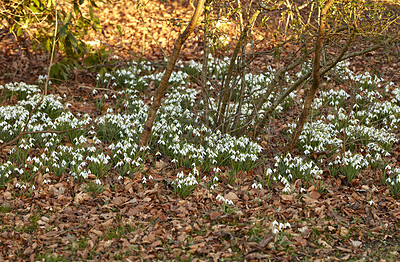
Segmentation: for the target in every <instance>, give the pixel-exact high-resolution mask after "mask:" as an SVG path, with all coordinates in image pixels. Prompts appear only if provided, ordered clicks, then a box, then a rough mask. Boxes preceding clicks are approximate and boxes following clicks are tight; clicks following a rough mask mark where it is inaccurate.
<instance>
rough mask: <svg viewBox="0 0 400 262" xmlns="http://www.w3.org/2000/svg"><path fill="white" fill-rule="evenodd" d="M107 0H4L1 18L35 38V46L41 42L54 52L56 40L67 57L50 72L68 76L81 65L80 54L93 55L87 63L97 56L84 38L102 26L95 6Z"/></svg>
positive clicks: (16, 30)
mask: <svg viewBox="0 0 400 262" xmlns="http://www.w3.org/2000/svg"><path fill="white" fill-rule="evenodd" d="M105 1H107V0H97V1H96V0H86V1H85V0H67V1H54V0H53V1H52V0H34V1H28V0H24V1H15V0H12V1H4V3H3V6H2V7H3V10H1V11H0V19H1V20H4V21H6V22H7V23H6V25H8V29H9V31H10V32H12V33H14V35H16V36H17V37H20V36H22V35H23V34H25V35H28V36H29V37H30V38H31V40H32V41H33V47H34V50H36V49H37V48H38V47H39V46H40V47H41V48H42V49H43V50H45V51H46V52H47V53H49V54H51V52H52V49H53V45H54V43H55V45H56V46H55V47H56V48H57V50H59V51H60V52H61V53H62V54H63V56H65V59H63V60H62V61H61V62H59V63H56V64H55V65H53V66H52V68H51V72H50V76H51V77H52V78H56V79H61V80H66V79H68V78H69V76H70V74H71V72H72V69H73V68H75V67H78V68H79V67H80V66H79V64H78V62H77V61H78V59H79V58H83V57H84V56H85V55H88V56H89V57H92V58H89V59H88V61H86V62H85V64H86V63H88V62H92V61H91V60H93V57H94V56H93V54H92V53H91V50H90V48H88V46H87V45H86V44H85V43H84V42H83V41H82V38H83V36H84V35H86V34H87V33H88V31H89V30H90V29H93V30H95V31H99V30H100V29H101V26H100V19H99V18H98V17H97V16H96V15H95V13H94V10H95V9H96V8H98V6H97V4H96V3H98V2H105ZM85 2H86V4H85ZM84 4H85V5H84ZM84 6H85V7H84ZM84 9H88V10H84ZM54 37H56V39H54ZM54 40H56V41H54ZM94 60H95V59H94ZM94 62H96V61H94Z"/></svg>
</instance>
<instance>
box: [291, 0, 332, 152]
mask: <svg viewBox="0 0 400 262" xmlns="http://www.w3.org/2000/svg"><path fill="white" fill-rule="evenodd" d="M333 2H334V0H328V2H327V3H326V4H325V6H324V7H323V8H322V10H321V14H320V19H319V22H320V23H319V30H318V35H317V39H316V42H315V55H314V66H313V83H312V86H311V89H310V90H309V91H308V93H307V97H306V99H305V101H304V108H303V111H302V112H301V114H300V117H299V121H298V122H297V126H296V132H295V134H294V136H293V140H292V142H291V143H290V145H289V152H292V151H293V149H294V147H295V146H296V143H297V140H298V139H299V136H300V134H301V131H302V130H303V126H304V123H305V121H306V118H307V116H308V113H309V112H310V108H311V104H312V101H313V100H314V96H315V93H316V92H317V90H318V88H319V86H320V82H321V75H320V72H319V69H320V62H321V53H322V36H323V35H324V33H325V19H326V13H327V12H328V10H329V8H330V7H331V6H332V4H333Z"/></svg>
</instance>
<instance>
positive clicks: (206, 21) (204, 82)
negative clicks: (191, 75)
mask: <svg viewBox="0 0 400 262" xmlns="http://www.w3.org/2000/svg"><path fill="white" fill-rule="evenodd" d="M211 2H212V1H206V4H205V9H204V50H203V52H204V53H203V64H202V70H201V85H202V86H203V103H204V115H203V118H204V124H205V125H206V127H209V126H210V125H209V114H208V113H209V112H208V111H209V109H208V100H209V99H210V89H209V87H208V85H207V79H208V78H207V74H208V55H209V54H210V46H209V35H208V34H209V22H210V20H209V18H210V12H211Z"/></svg>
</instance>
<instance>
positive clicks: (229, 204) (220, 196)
mask: <svg viewBox="0 0 400 262" xmlns="http://www.w3.org/2000/svg"><path fill="white" fill-rule="evenodd" d="M216 199H217V201H219V202H222V203H224V204H225V205H228V206H233V201H232V200H230V199H226V198H225V197H223V196H222V195H220V194H218V195H217V197H216Z"/></svg>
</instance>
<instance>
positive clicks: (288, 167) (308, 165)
mask: <svg viewBox="0 0 400 262" xmlns="http://www.w3.org/2000/svg"><path fill="white" fill-rule="evenodd" d="M275 172H278V173H279V175H281V176H282V177H285V178H286V179H288V180H289V181H291V180H292V179H299V178H300V179H304V180H306V181H309V180H310V179H313V178H316V179H318V178H320V175H322V172H323V171H322V170H321V169H319V167H318V166H317V165H316V164H315V163H314V161H312V160H308V161H304V159H303V158H301V157H299V156H295V157H292V155H291V154H287V155H286V156H284V157H281V156H275V169H274V173H275Z"/></svg>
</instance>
